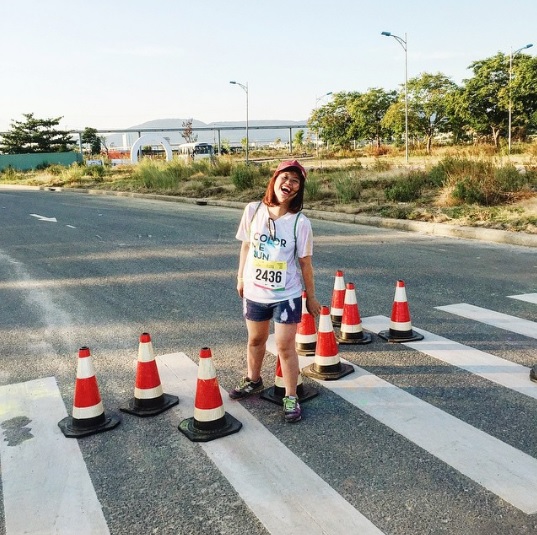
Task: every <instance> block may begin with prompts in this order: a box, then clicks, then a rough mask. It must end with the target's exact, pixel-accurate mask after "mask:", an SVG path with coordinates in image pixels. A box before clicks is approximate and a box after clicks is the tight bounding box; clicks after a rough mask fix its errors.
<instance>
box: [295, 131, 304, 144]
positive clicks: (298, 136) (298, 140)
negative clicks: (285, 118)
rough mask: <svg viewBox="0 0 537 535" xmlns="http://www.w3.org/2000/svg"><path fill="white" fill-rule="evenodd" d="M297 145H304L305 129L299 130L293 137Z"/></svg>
mask: <svg viewBox="0 0 537 535" xmlns="http://www.w3.org/2000/svg"><path fill="white" fill-rule="evenodd" d="M293 143H294V145H295V147H297V148H301V147H302V146H303V145H304V130H297V131H296V133H295V136H294V138H293Z"/></svg>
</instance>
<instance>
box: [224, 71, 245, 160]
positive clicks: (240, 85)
mask: <svg viewBox="0 0 537 535" xmlns="http://www.w3.org/2000/svg"><path fill="white" fill-rule="evenodd" d="M229 83H230V84H235V85H238V86H239V87H242V89H243V90H244V92H245V93H246V165H248V147H249V145H250V141H249V138H248V82H246V85H244V84H241V83H240V82H235V81H234V80H233V81H231V82H229Z"/></svg>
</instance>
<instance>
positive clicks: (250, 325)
mask: <svg viewBox="0 0 537 535" xmlns="http://www.w3.org/2000/svg"><path fill="white" fill-rule="evenodd" d="M269 326H270V320H267V321H251V320H246V328H247V329H248V344H247V348H246V362H247V365H248V377H249V378H250V379H251V380H252V381H257V380H258V379H259V378H260V377H261V366H262V365H263V359H264V357H265V351H266V346H267V338H268V336H269Z"/></svg>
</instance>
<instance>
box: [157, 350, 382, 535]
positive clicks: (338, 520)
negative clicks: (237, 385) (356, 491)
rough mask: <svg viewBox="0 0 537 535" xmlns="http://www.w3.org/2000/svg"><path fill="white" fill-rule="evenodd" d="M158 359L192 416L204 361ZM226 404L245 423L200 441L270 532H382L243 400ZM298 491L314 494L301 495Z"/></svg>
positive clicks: (168, 386) (185, 413)
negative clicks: (223, 434)
mask: <svg viewBox="0 0 537 535" xmlns="http://www.w3.org/2000/svg"><path fill="white" fill-rule="evenodd" d="M156 360H157V363H158V365H159V374H160V377H161V381H162V384H163V387H164V390H166V391H168V392H173V393H176V394H177V395H179V399H180V403H179V406H178V411H179V412H180V413H182V415H181V417H182V418H189V417H191V416H192V414H193V412H194V397H195V392H196V385H197V373H198V366H197V365H196V364H195V363H194V362H193V361H192V360H191V359H190V358H188V356H187V355H185V354H184V353H172V354H168V355H163V356H159V357H157V358H156ZM220 391H221V393H222V398H223V400H224V399H228V396H227V392H225V391H224V390H223V389H222V388H221V389H220ZM224 405H225V409H226V411H227V412H228V413H229V414H231V415H232V416H234V417H235V418H237V420H239V421H240V422H241V423H242V425H243V427H242V429H241V430H240V431H239V432H238V433H235V434H233V435H229V436H227V437H224V438H220V439H217V440H213V441H212V442H200V443H198V444H199V445H200V446H201V448H202V449H203V450H204V452H205V453H206V454H207V456H208V457H209V458H210V459H211V460H212V462H213V463H214V464H215V465H216V467H217V468H218V469H219V470H220V471H221V472H222V474H223V475H224V476H225V477H226V478H227V480H228V481H229V482H230V483H231V485H232V486H233V487H234V488H235V490H236V491H237V493H238V494H239V495H240V497H241V498H242V500H244V502H245V503H246V504H247V505H248V507H249V508H250V509H251V510H252V512H253V513H254V514H255V515H256V517H257V518H258V519H259V521H260V522H261V523H262V524H263V525H264V526H265V528H266V529H267V530H268V531H269V532H270V533H273V534H275V535H276V534H277V535H279V534H280V533H293V534H294V535H321V534H328V533H360V534H361V535H370V534H371V535H382V531H380V530H379V529H378V528H377V527H376V526H375V525H374V524H372V523H371V522H370V521H369V520H368V519H367V518H366V517H365V516H363V515H362V514H361V513H360V512H359V511H357V510H356V509H355V508H354V507H353V506H352V505H351V504H350V503H349V502H347V501H346V500H345V499H343V498H342V497H341V496H340V495H339V494H338V493H337V492H336V491H335V490H334V489H333V488H332V487H330V485H328V484H327V483H326V482H325V481H323V480H322V479H321V478H320V477H319V476H318V475H317V474H316V473H315V472H314V471H313V470H311V469H310V468H309V467H308V466H307V465H306V464H305V463H304V462H303V461H302V460H301V459H300V458H299V457H297V456H296V455H295V454H294V453H292V452H291V451H290V450H289V449H288V448H287V447H286V446H284V445H283V444H282V443H281V442H280V441H279V440H278V439H277V438H276V437H275V436H274V435H273V434H272V433H270V432H269V431H268V430H267V429H266V428H265V427H264V426H263V425H262V424H261V423H260V422H259V421H258V420H257V419H256V418H254V417H253V416H252V415H251V414H250V412H249V411H248V410H246V409H245V408H244V407H243V406H242V405H241V404H240V403H239V402H236V401H235V402H231V401H230V402H228V403H227V404H224ZM184 440H188V439H187V438H186V437H184ZM289 481H292V482H293V484H292V485H289V484H288V482H289ZM297 496H307V497H308V499H307V500H299V499H297Z"/></svg>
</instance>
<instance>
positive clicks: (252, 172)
mask: <svg viewBox="0 0 537 535" xmlns="http://www.w3.org/2000/svg"><path fill="white" fill-rule="evenodd" d="M230 177H231V182H232V183H233V184H234V186H235V187H236V188H237V190H238V191H244V190H246V189H252V188H253V187H254V186H255V184H256V179H257V178H258V177H259V172H258V170H257V168H256V167H254V166H253V165H246V164H239V165H237V166H236V167H235V168H234V169H233V170H232V171H231V175H230Z"/></svg>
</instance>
